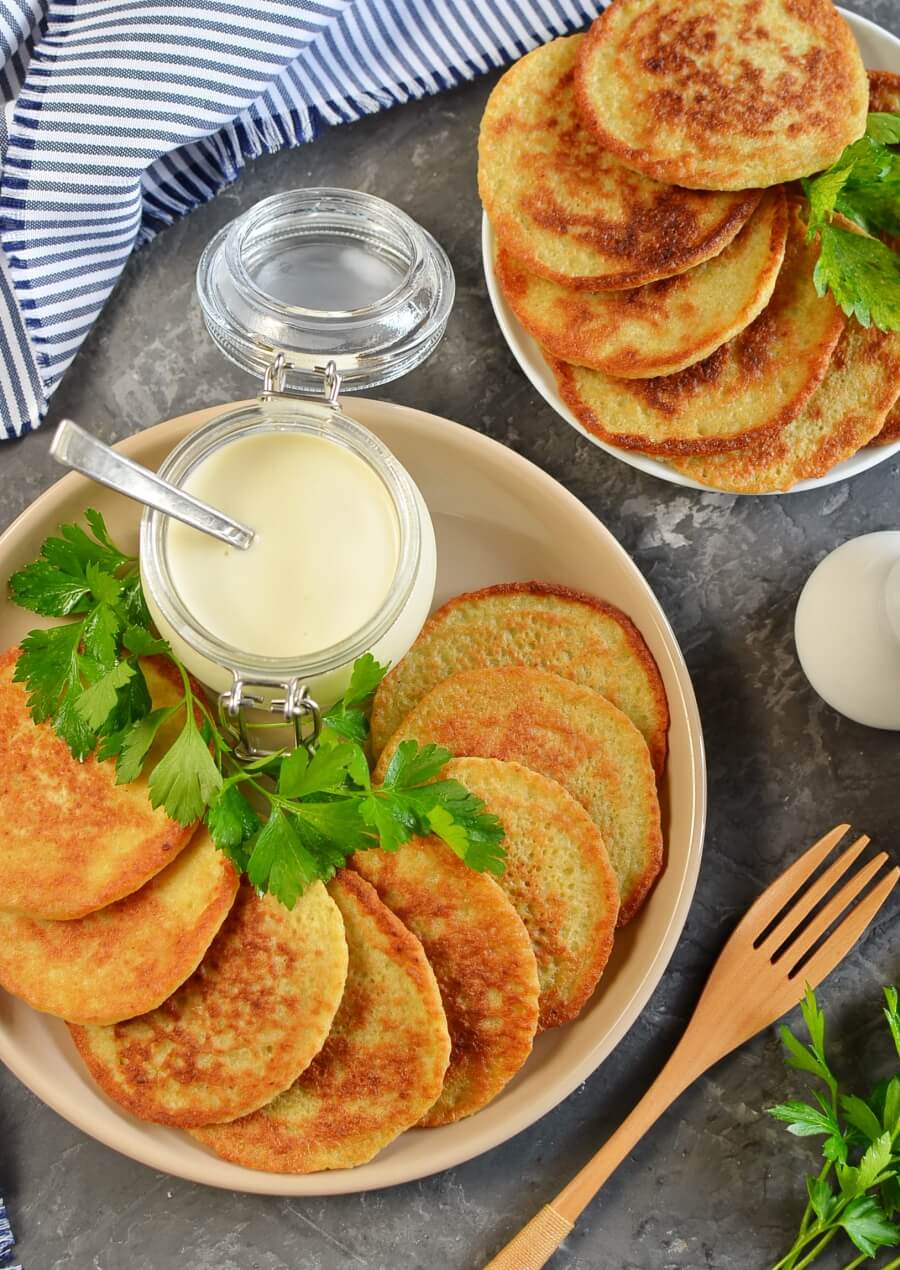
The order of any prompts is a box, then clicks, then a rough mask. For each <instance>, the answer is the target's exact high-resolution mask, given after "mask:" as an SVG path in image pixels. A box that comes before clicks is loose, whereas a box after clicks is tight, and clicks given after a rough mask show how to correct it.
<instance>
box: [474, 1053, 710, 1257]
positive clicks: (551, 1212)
mask: <svg viewBox="0 0 900 1270" xmlns="http://www.w3.org/2000/svg"><path fill="white" fill-rule="evenodd" d="M695 1037H696V1032H695V1031H694V1030H693V1029H692V1028H689V1029H688V1031H687V1032H686V1033H685V1035H684V1036H683V1037H682V1040H681V1043H680V1044H679V1045H678V1047H677V1048H676V1050H675V1052H674V1053H673V1054H672V1057H671V1058H670V1059H669V1061H668V1063H666V1065H665V1067H664V1068H663V1069H662V1071H661V1072H660V1073H659V1075H658V1076H657V1078H656V1080H655V1081H654V1082H653V1084H652V1085H651V1086H650V1088H649V1089H648V1090H647V1092H646V1094H645V1095H644V1097H643V1098H642V1099H641V1101H640V1102H639V1103H638V1105H637V1106H636V1107H635V1109H634V1110H633V1111H632V1113H631V1115H630V1116H629V1117H628V1119H627V1120H625V1121H624V1123H623V1124H622V1125H620V1127H619V1128H618V1129H617V1130H616V1132H615V1133H614V1134H613V1135H612V1137H611V1138H609V1139H608V1140H607V1141H606V1142H605V1143H604V1144H603V1146H602V1147H601V1148H600V1150H599V1151H598V1152H597V1154H596V1155H595V1156H593V1157H592V1158H591V1159H590V1160H589V1161H588V1162H587V1164H586V1165H585V1166H584V1168H583V1169H582V1170H581V1171H580V1172H579V1173H576V1174H575V1176H574V1177H573V1178H572V1180H571V1182H570V1183H569V1185H568V1186H567V1187H566V1188H565V1189H564V1190H562V1191H560V1193H559V1194H558V1195H557V1197H556V1199H555V1200H553V1201H552V1203H550V1204H546V1205H545V1206H544V1207H543V1208H542V1209H541V1211H540V1212H539V1213H538V1214H537V1216H536V1217H533V1218H532V1219H531V1221H530V1222H529V1223H528V1225H527V1226H523V1227H522V1229H521V1230H520V1231H519V1233H518V1234H517V1235H516V1236H515V1238H513V1239H512V1240H511V1241H510V1242H509V1243H508V1244H507V1245H506V1247H505V1248H503V1249H502V1250H501V1251H500V1252H498V1253H497V1255H496V1257H494V1259H493V1261H489V1262H488V1263H487V1265H486V1266H485V1270H540V1268H541V1266H544V1265H546V1264H547V1262H548V1261H549V1260H550V1258H551V1257H552V1256H553V1254H554V1252H556V1250H557V1248H558V1247H559V1245H560V1244H561V1243H562V1241H563V1240H564V1239H565V1238H566V1236H567V1235H569V1234H571V1232H572V1229H573V1228H574V1225H575V1221H576V1220H577V1218H578V1216H579V1214H580V1213H581V1212H582V1211H583V1210H584V1209H585V1208H586V1207H587V1205H588V1204H589V1203H590V1201H591V1200H592V1199H593V1198H594V1196H595V1195H596V1194H597V1192H598V1191H599V1190H600V1187H601V1186H602V1185H603V1183H604V1182H605V1181H606V1179H607V1178H608V1177H609V1176H610V1174H611V1173H613V1172H614V1171H615V1169H616V1168H618V1166H619V1165H620V1164H621V1163H622V1161H623V1160H624V1159H625V1157H626V1155H627V1154H628V1153H629V1151H631V1149H632V1148H633V1147H634V1146H635V1144H636V1143H638V1142H640V1140H641V1138H642V1137H643V1136H644V1134H645V1133H646V1132H647V1130H648V1129H649V1128H650V1127H651V1126H652V1125H654V1124H655V1123H656V1121H657V1120H658V1119H659V1117H660V1116H661V1115H662V1113H663V1112H664V1111H665V1110H666V1108H667V1107H669V1106H671V1104H672V1103H673V1102H674V1101H675V1099H676V1098H677V1097H678V1095H679V1094H681V1093H683V1091H684V1090H685V1089H687V1087H688V1085H690V1084H692V1083H693V1082H694V1081H695V1080H696V1079H697V1077H698V1076H699V1075H701V1073H702V1072H704V1071H705V1070H706V1069H707V1067H709V1066H711V1063H712V1061H714V1059H709V1058H706V1057H701V1055H700V1054H698V1053H697V1052H696V1049H697V1047H696V1043H695ZM715 1057H720V1055H719V1054H716V1056H715Z"/></svg>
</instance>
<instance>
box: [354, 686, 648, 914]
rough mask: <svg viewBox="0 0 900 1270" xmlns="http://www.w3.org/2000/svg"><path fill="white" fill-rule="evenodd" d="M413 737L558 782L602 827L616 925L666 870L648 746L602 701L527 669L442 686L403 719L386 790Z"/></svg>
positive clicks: (386, 755)
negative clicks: (615, 886)
mask: <svg viewBox="0 0 900 1270" xmlns="http://www.w3.org/2000/svg"><path fill="white" fill-rule="evenodd" d="M407 737H411V738H412V739H414V740H416V741H418V742H419V743H420V744H426V743H427V742H429V741H433V742H436V743H437V744H438V745H442V746H445V747H446V749H448V750H449V751H450V753H451V754H453V755H454V756H455V757H458V758H469V757H480V758H497V759H504V760H507V761H512V762H514V763H521V765H522V766H523V767H530V768H531V769H532V771H535V772H539V773H540V774H541V775H543V776H547V777H549V778H550V779H551V780H555V781H558V782H559V784H560V785H562V786H563V788H564V789H565V790H567V791H568V792H569V793H570V794H571V795H572V797H573V798H574V799H575V801H576V802H579V803H581V805H582V807H584V809H585V810H586V811H587V813H588V815H589V816H590V817H591V819H592V820H593V821H594V823H595V824H596V825H597V826H598V828H599V830H600V833H601V835H602V837H603V843H604V846H605V847H606V850H607V852H608V853H609V859H610V863H611V864H612V866H613V869H614V870H615V874H616V878H617V880H618V883H619V891H620V895H621V906H620V911H619V925H620V926H621V925H624V923H625V922H627V921H628V920H629V919H630V918H631V917H633V916H634V914H635V913H636V912H637V910H638V909H639V908H640V906H641V904H642V903H643V901H644V899H645V898H646V896H647V894H648V892H649V890H650V888H651V887H652V885H653V883H654V881H655V879H656V877H657V875H658V873H659V871H660V869H661V868H662V831H661V829H660V813H659V801H658V799H657V795H656V781H655V779H654V773H653V767H652V764H651V762H650V753H649V751H648V749H647V745H646V742H645V741H644V738H643V737H642V736H641V734H640V732H638V730H637V728H636V727H635V726H634V724H633V723H632V722H631V720H630V719H628V718H627V716H626V715H624V714H623V713H622V711H621V710H617V709H616V707H615V706H613V705H610V703H609V702H608V701H607V700H606V698H605V697H601V696H600V694H599V693H597V692H593V691H592V690H591V689H590V688H582V687H581V686H580V685H578V684H574V683H571V682H570V681H569V680H568V679H562V678H560V676H559V675H553V674H549V673H548V672H546V671H543V670H532V669H531V668H529V667H525V666H511V667H504V668H502V669H495V670H470V671H463V672H462V673H461V674H457V675H454V676H453V677H452V678H450V679H445V680H444V681H443V683H440V684H438V686H437V687H436V688H433V689H432V691H431V692H429V693H428V694H427V695H426V696H424V697H423V698H422V700H421V701H420V702H419V703H418V705H417V706H415V707H414V708H413V709H412V710H411V711H410V713H409V714H408V715H407V716H406V718H405V719H404V720H403V722H402V723H401V724H400V727H399V728H398V729H397V731H396V732H395V733H394V735H393V736H392V737H391V739H390V741H389V742H388V744H387V745H386V746H385V749H384V751H383V753H382V755H381V757H380V758H379V760H378V765H377V767H376V769H375V779H376V780H381V779H383V777H384V773H385V772H386V771H387V768H388V764H389V763H390V761H391V758H392V757H393V754H394V751H395V750H396V748H397V746H398V745H399V744H400V742H401V741H402V740H404V739H406V738H407Z"/></svg>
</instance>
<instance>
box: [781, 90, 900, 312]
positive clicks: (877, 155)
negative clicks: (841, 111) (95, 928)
mask: <svg viewBox="0 0 900 1270" xmlns="http://www.w3.org/2000/svg"><path fill="white" fill-rule="evenodd" d="M896 144H900V114H891V113H886V112H882V113H874V114H870V115H869V117H868V123H867V126H866V132H865V135H864V136H862V137H860V139H859V140H858V141H854V142H853V143H852V144H851V145H849V146H848V147H847V148H846V150H845V151H844V153H843V154H842V155H841V156H840V158H839V159H838V160H837V161H836V162H835V163H833V164H832V165H831V167H830V168H827V169H826V171H824V172H822V173H820V174H819V175H818V176H816V177H812V178H809V179H807V180H804V182H803V189H804V192H805V194H806V196H807V198H808V200H809V227H808V236H809V237H810V238H813V237H815V236H816V235H818V238H819V259H818V262H817V264H816V270H815V273H814V275H813V281H814V282H815V285H816V290H817V291H818V293H819V295H824V294H825V292H826V291H831V293H832V295H833V296H834V298H835V300H836V301H837V303H838V304H839V305H840V306H841V308H842V309H843V311H844V312H845V313H846V314H847V315H848V317H855V318H856V320H857V321H858V322H860V323H861V324H862V325H863V326H871V325H873V324H874V325H875V326H877V327H879V328H880V329H881V330H883V331H900V254H898V253H897V252H896V251H893V250H892V248H891V246H890V245H889V244H888V243H886V242H884V241H882V236H885V235H886V236H888V237H891V238H897V237H900V152H898V151H896V150H893V149H891V148H890V147H891V146H893V145H896ZM840 218H844V220H845V221H849V222H851V224H852V225H853V226H856V227H857V228H855V229H854V228H847V227H846V226H845V225H842V224H841V223H840Z"/></svg>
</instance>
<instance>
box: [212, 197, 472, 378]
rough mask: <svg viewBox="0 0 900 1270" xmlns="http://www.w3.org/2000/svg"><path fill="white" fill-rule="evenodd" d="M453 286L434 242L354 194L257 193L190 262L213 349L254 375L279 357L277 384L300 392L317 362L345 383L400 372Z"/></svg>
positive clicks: (438, 320) (430, 334) (429, 338)
mask: <svg viewBox="0 0 900 1270" xmlns="http://www.w3.org/2000/svg"><path fill="white" fill-rule="evenodd" d="M454 290H455V284H454V278H453V270H452V268H451V266H450V261H449V260H448V259H447V255H446V252H445V251H444V250H443V248H442V247H441V246H440V244H439V243H437V242H436V241H435V239H434V238H432V236H431V235H430V234H429V233H428V232H427V231H426V230H424V229H423V228H422V227H421V225H418V224H417V223H416V222H415V221H414V220H412V219H411V218H410V217H409V216H407V215H406V213H405V212H401V211H400V210H399V208H396V207H393V206H392V205H391V204H390V203H387V202H385V201H384V199H380V198H376V197H375V196H374V195H372V194H363V193H360V192H358V191H354V190H340V189H323V188H319V189H305V190H289V191H287V192H286V193H284V194H276V195H274V196H273V197H271V198H267V199H263V201H262V202H260V203H257V204H256V206H255V207H252V208H251V209H250V210H249V211H248V212H245V213H244V214H243V215H242V216H239V217H238V218H237V219H236V220H233V221H231V222H230V223H229V224H228V225H226V226H225V227H224V229H222V230H220V231H219V233H218V234H217V235H216V236H215V238H213V239H212V241H211V242H210V243H209V244H208V245H207V247H206V249H205V251H204V252H203V255H202V256H201V258H200V263H199V265H198V267H197V292H198V295H199V298H200V304H201V307H202V309H203V316H204V319H205V321H206V326H207V329H208V330H209V333H210V335H211V336H212V338H213V340H214V341H215V342H216V344H217V345H218V346H219V348H220V349H221V350H222V352H223V353H225V355H226V356H227V357H229V358H230V359H231V360H232V361H233V362H236V363H237V365H238V366H241V367H243V369H244V370H248V371H250V372H251V373H252V374H254V375H258V376H264V375H265V373H266V371H267V369H269V367H270V366H271V365H272V363H273V361H274V359H275V358H276V357H277V356H278V354H281V355H282V357H283V367H284V380H283V383H284V386H285V388H287V389H288V390H293V391H301V392H310V391H312V392H317V391H321V387H322V373H323V371H324V369H325V367H326V365H327V364H328V363H329V362H333V363H334V367H335V369H336V371H337V373H338V374H339V375H340V377H341V382H342V385H343V387H344V388H348V389H355V388H371V387H374V386H375V385H377V384H383V383H386V382H387V381H388V380H391V379H396V378H397V377H399V376H400V375H403V374H405V373H406V372H407V371H409V370H412V369H413V368H414V367H415V366H418V365H419V363H420V362H422V361H424V360H425V358H426V357H428V355H429V354H430V353H431V351H432V349H434V348H435V347H436V345H437V344H438V342H439V341H440V339H441V337H442V335H443V334H444V330H445V328H446V325H447V319H448V317H449V316H450V309H451V307H452V305H453V296H454Z"/></svg>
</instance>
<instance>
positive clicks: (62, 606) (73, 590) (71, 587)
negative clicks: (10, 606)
mask: <svg viewBox="0 0 900 1270" xmlns="http://www.w3.org/2000/svg"><path fill="white" fill-rule="evenodd" d="M90 593H91V589H90V587H89V586H88V584H87V582H86V580H85V579H84V577H81V576H78V577H75V576H73V575H72V574H70V573H64V572H63V570H62V569H57V568H56V566H55V565H52V564H50V562H49V561H47V560H35V561H34V562H33V563H32V564H27V565H26V566H25V568H24V569H20V570H19V571H18V573H14V574H13V576H12V577H11V578H10V580H9V594H10V598H11V599H12V600H13V602H14V603H15V604H18V605H19V607H20V608H23V609H30V610H31V612H32V613H40V614H41V615H42V616H43V617H68V615H69V614H70V613H80V612H84V611H85V609H87V608H88V607H89V606H90Z"/></svg>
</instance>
